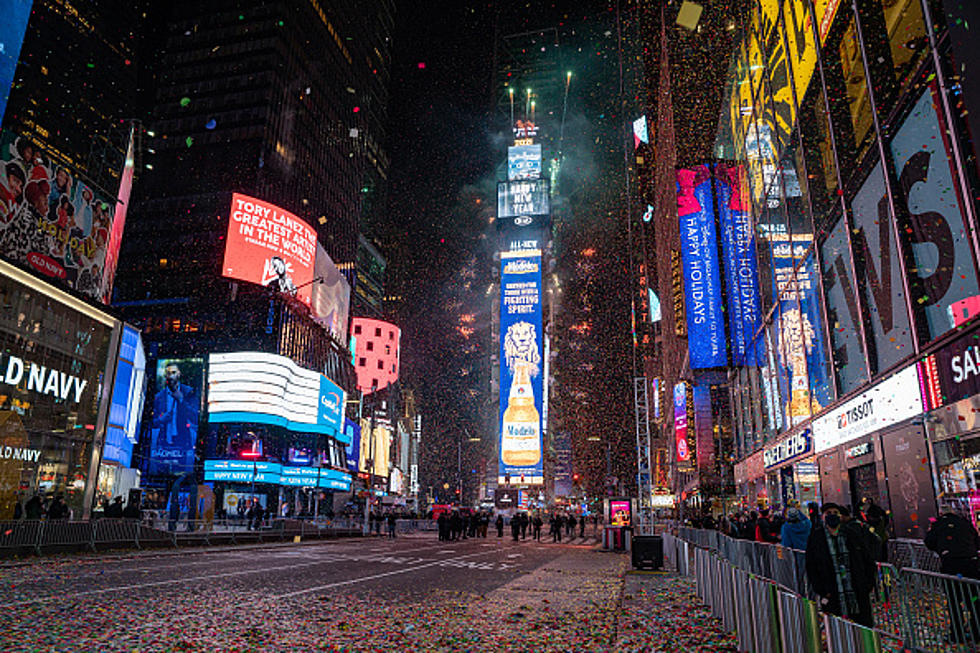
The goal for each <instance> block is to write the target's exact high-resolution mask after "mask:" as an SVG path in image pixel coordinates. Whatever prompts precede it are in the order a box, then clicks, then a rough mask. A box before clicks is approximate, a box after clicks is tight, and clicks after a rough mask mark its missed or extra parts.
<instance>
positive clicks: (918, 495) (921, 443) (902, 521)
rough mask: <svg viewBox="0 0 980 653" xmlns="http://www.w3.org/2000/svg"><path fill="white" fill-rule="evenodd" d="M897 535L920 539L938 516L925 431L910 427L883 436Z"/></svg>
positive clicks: (920, 428) (890, 498)
mask: <svg viewBox="0 0 980 653" xmlns="http://www.w3.org/2000/svg"><path fill="white" fill-rule="evenodd" d="M881 449H882V454H883V456H884V459H885V473H886V474H887V477H888V496H889V500H890V504H891V506H890V507H891V515H892V526H893V527H894V529H895V537H904V538H912V539H916V540H921V539H922V538H924V537H925V535H926V533H927V532H928V531H929V524H930V522H931V521H932V520H933V519H935V518H936V516H937V515H936V495H935V492H934V491H933V484H932V471H931V469H930V466H929V452H928V448H927V445H926V437H925V433H923V431H922V427H921V426H910V427H908V428H904V429H899V430H897V431H892V432H890V433H884V434H882V436H881Z"/></svg>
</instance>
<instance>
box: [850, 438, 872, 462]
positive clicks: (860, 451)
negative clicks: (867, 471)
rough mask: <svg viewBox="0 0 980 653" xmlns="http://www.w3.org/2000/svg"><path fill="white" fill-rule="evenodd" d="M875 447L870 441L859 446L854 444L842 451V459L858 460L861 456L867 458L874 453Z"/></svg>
mask: <svg viewBox="0 0 980 653" xmlns="http://www.w3.org/2000/svg"><path fill="white" fill-rule="evenodd" d="M874 450H875V445H874V443H873V442H872V441H871V440H868V441H867V442H862V443H861V444H856V445H854V446H853V447H848V448H847V449H844V457H845V458H847V459H848V460H851V459H852V458H860V457H861V456H867V455H868V454H869V453H874Z"/></svg>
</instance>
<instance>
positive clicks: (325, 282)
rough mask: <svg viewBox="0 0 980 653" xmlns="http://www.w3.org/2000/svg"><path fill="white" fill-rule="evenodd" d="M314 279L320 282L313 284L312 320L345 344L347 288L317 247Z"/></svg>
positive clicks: (327, 257)
mask: <svg viewBox="0 0 980 653" xmlns="http://www.w3.org/2000/svg"><path fill="white" fill-rule="evenodd" d="M314 275H315V276H314V278H315V279H320V281H319V283H314V284H313V290H312V291H311V299H312V303H311V306H310V307H311V308H312V309H313V319H315V320H316V321H317V322H319V323H320V324H322V325H323V326H324V327H325V328H326V329H327V330H328V331H329V332H330V333H332V334H333V335H334V337H335V338H336V339H337V342H347V322H348V315H349V314H350V284H349V283H347V279H345V278H344V275H343V274H341V273H340V269H339V268H338V267H337V266H336V265H335V264H334V262H333V259H331V258H330V255H329V254H327V250H325V249H323V245H321V244H320V243H317V244H316V264H315V266H314Z"/></svg>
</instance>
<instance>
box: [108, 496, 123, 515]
mask: <svg viewBox="0 0 980 653" xmlns="http://www.w3.org/2000/svg"><path fill="white" fill-rule="evenodd" d="M122 513H123V505H122V497H116V498H115V499H113V500H112V503H110V504H109V507H108V508H106V509H105V516H106V517H108V518H110V519H122Z"/></svg>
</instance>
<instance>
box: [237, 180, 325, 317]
mask: <svg viewBox="0 0 980 653" xmlns="http://www.w3.org/2000/svg"><path fill="white" fill-rule="evenodd" d="M315 260H316V231H314V229H313V227H311V226H310V225H308V224H306V222H304V221H303V220H302V219H300V218H298V217H296V216H295V215H293V214H292V213H290V212H289V211H284V210H283V209H281V208H279V207H278V206H276V205H275V204H269V203H268V202H264V201H262V200H260V199H256V198H254V197H249V196H248V195H241V194H239V193H234V194H233V195H232V197H231V214H230V216H229V220H228V243H227V244H226V245H225V262H224V266H223V270H224V272H223V274H224V276H226V277H230V278H232V279H238V280H240V281H249V282H251V283H257V284H261V285H263V286H266V287H268V288H272V289H274V290H277V291H279V292H284V293H286V294H288V295H293V296H295V297H298V298H299V299H301V300H302V301H303V302H305V303H306V304H309V303H310V294H311V285H310V282H311V281H313V267H314V262H315Z"/></svg>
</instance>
